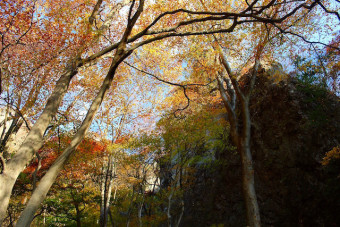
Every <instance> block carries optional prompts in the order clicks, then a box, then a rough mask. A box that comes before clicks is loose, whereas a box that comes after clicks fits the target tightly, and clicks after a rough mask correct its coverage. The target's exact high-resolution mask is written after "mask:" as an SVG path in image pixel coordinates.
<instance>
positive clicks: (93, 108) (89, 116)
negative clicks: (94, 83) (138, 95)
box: [17, 44, 131, 227]
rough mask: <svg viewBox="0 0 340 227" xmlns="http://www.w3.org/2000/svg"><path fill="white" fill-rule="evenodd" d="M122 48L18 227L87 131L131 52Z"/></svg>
mask: <svg viewBox="0 0 340 227" xmlns="http://www.w3.org/2000/svg"><path fill="white" fill-rule="evenodd" d="M123 45H124V46H123V47H119V48H118V49H117V52H116V55H115V57H114V59H113V60H112V64H111V67H110V69H109V72H108V74H107V76H106V77H105V79H104V81H103V84H102V86H101V88H100V90H99V92H98V94H97V96H96V97H95V99H94V100H93V102H92V104H91V107H90V109H89V110H88V112H87V115H86V117H85V119H84V121H83V123H82V125H81V126H80V128H79V130H78V132H77V133H76V135H75V136H74V137H73V139H72V141H71V143H70V145H69V146H68V147H67V148H66V150H65V151H64V152H63V154H61V155H60V156H59V157H58V158H57V160H56V161H55V162H54V163H53V165H52V166H51V167H50V168H49V170H48V171H47V173H46V174H45V176H44V177H43V178H42V179H41V181H40V183H39V185H38V187H37V188H36V190H35V191H34V192H33V194H32V197H31V199H30V200H29V202H28V204H27V206H26V208H25V209H24V211H23V212H22V213H21V216H20V217H19V220H18V222H17V226H18V227H21V226H22V227H24V226H25V227H26V226H29V225H30V224H31V222H32V220H33V217H34V213H35V212H36V210H37V209H38V208H39V206H40V204H41V203H42V202H43V201H44V199H45V198H46V195H47V193H48V191H49V189H50V187H51V186H52V184H53V182H54V181H55V179H56V178H57V176H58V173H59V172H60V170H61V169H62V168H63V166H64V164H65V162H66V161H67V160H68V159H69V157H70V155H71V154H72V153H73V152H74V150H75V149H76V148H77V147H78V145H79V144H80V142H81V141H82V140H83V138H84V137H85V134H86V132H87V130H88V129H89V127H90V125H91V123H92V120H93V118H94V117H95V114H96V113H97V110H98V109H99V107H100V105H101V103H102V101H103V99H104V97H105V94H106V92H107V91H108V89H109V88H110V85H111V83H112V80H113V78H114V74H115V72H116V69H117V67H118V66H119V64H120V63H121V62H122V61H123V60H124V59H125V58H126V57H128V56H129V55H130V54H131V52H126V51H124V48H125V45H126V44H123Z"/></svg>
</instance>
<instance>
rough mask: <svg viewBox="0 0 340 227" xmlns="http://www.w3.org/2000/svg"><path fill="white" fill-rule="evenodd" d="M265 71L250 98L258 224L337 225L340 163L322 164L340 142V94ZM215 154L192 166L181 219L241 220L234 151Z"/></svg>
mask: <svg viewBox="0 0 340 227" xmlns="http://www.w3.org/2000/svg"><path fill="white" fill-rule="evenodd" d="M281 69H282V68H281ZM266 72H268V71H266V70H264V72H262V74H261V75H259V77H258V78H257V81H256V85H255V89H254V92H253V94H252V96H251V97H252V98H251V104H250V109H251V116H252V123H253V124H252V153H253V159H254V165H255V185H256V192H257V195H258V201H259V206H260V211H261V219H262V225H263V226H339V225H340V215H339V211H340V178H339V174H340V167H339V166H340V165H339V166H338V167H337V166H335V170H334V168H333V167H332V168H333V169H330V167H329V166H322V165H321V161H322V158H323V157H324V155H325V153H326V152H328V151H330V150H331V149H332V148H333V147H335V146H339V144H340V143H339V142H340V114H339V113H340V105H339V98H338V97H336V96H335V95H332V94H330V93H328V92H327V91H326V90H324V89H322V88H320V87H317V86H309V85H303V84H301V83H299V82H298V81H297V80H294V79H289V78H288V79H286V80H281V79H280V80H279V81H277V80H276V79H275V80H274V81H273V79H271V78H270V77H268V76H265V75H266ZM275 78H276V77H275ZM221 108H222V107H221ZM216 160H219V163H217V164H216V165H215V166H213V167H211V166H210V167H208V168H205V169H203V168H202V169H200V170H198V171H197V176H196V182H195V184H194V185H193V186H192V190H191V191H190V192H188V193H187V194H186V196H185V197H186V201H185V204H186V205H185V207H186V213H185V216H184V219H183V226H211V225H218V224H224V226H245V215H244V214H245V208H244V205H243V198H242V188H241V169H240V159H239V155H238V154H237V153H236V152H235V151H232V150H226V151H220V152H217V153H216Z"/></svg>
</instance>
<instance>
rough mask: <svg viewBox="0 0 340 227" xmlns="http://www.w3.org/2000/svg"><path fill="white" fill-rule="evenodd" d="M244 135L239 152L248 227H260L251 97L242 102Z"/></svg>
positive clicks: (240, 139) (240, 140)
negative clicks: (252, 140)
mask: <svg viewBox="0 0 340 227" xmlns="http://www.w3.org/2000/svg"><path fill="white" fill-rule="evenodd" d="M241 110H242V111H241V112H242V118H243V133H242V135H241V138H239V142H240V143H239V145H238V150H239V153H240V156H241V164H242V182H243V196H244V200H245V205H246V213H247V225H248V226H251V227H260V226H261V220H260V210H259V205H258V203H257V198H256V192H255V184H254V165H253V159H252V155H251V150H250V139H251V131H250V130H251V120H250V113H249V97H248V98H246V99H245V100H243V101H242V107H241Z"/></svg>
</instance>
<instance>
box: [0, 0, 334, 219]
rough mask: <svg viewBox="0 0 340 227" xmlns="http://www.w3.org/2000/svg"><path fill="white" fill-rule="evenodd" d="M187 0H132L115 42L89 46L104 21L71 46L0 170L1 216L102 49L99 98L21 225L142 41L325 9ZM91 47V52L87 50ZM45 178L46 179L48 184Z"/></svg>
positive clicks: (86, 28) (304, 5)
mask: <svg viewBox="0 0 340 227" xmlns="http://www.w3.org/2000/svg"><path fill="white" fill-rule="evenodd" d="M101 3H102V2H101V1H98V2H97V4H96V7H94V11H93V13H92V14H91V17H90V19H89V24H88V23H85V26H84V29H83V33H82V34H84V36H85V37H88V36H87V35H88V34H89V33H90V32H89V30H91V29H90V27H91V25H93V24H94V21H95V20H94V19H93V18H95V16H96V15H97V14H98V12H99V10H98V9H99V8H100V7H99V6H100V5H101ZM186 3H187V2H186V1H183V2H181V3H178V5H175V4H174V3H173V2H172V1H169V2H166V4H164V5H162V4H150V5H147V10H145V14H142V12H143V10H144V4H145V2H144V1H143V0H141V1H139V4H138V5H137V4H136V1H132V2H131V5H130V9H129V10H128V13H127V15H126V16H127V25H126V27H125V28H123V26H125V23H123V22H122V21H126V19H125V20H124V19H123V20H121V21H118V23H117V26H118V28H119V29H117V30H116V33H115V34H110V38H111V39H112V40H119V41H117V42H113V44H111V45H110V46H109V47H107V48H104V49H102V50H100V51H96V47H94V48H93V49H92V48H90V46H91V44H92V43H95V41H97V40H98V38H99V37H101V35H102V34H103V33H104V31H105V30H107V26H106V24H105V22H104V23H103V24H102V29H100V30H99V32H98V34H97V35H94V36H93V37H94V38H92V35H89V38H88V39H84V40H85V41H84V43H81V45H79V46H77V48H76V50H75V53H76V54H75V55H74V56H76V57H75V58H72V59H71V60H69V64H68V65H67V67H66V70H65V73H64V74H63V76H61V77H60V79H59V81H58V82H57V84H56V87H55V89H54V91H53V92H52V94H51V96H50V98H49V100H48V101H47V104H46V106H45V109H44V111H43V112H42V114H41V115H40V117H39V119H38V120H37V121H36V123H35V124H34V126H33V127H32V129H31V131H30V133H29V135H28V136H27V138H26V140H25V142H24V143H23V145H22V146H21V148H20V149H19V150H18V152H17V153H16V154H15V155H14V156H13V157H12V159H10V160H9V161H8V162H7V163H6V168H4V171H3V174H2V175H1V178H0V183H1V182H5V181H6V182H8V184H6V186H3V187H4V188H0V193H1V194H0V195H1V196H0V197H1V198H3V200H1V201H0V202H1V203H2V204H5V205H3V207H2V210H1V212H0V215H1V214H2V213H4V212H5V210H6V207H7V205H6V204H8V199H9V196H10V191H11V188H12V187H13V184H14V182H15V179H16V178H17V176H18V175H19V173H20V172H21V171H22V169H23V168H24V166H25V164H26V163H27V162H28V161H29V160H30V159H31V158H32V156H33V155H34V153H35V152H36V151H37V150H38V149H39V148H40V147H41V144H42V138H43V133H44V131H45V130H46V128H47V127H48V124H49V123H50V121H51V119H52V117H53V116H54V115H55V114H56V112H57V110H58V106H59V104H60V102H61V101H62V98H63V96H64V94H65V93H66V91H67V88H68V85H69V83H70V81H71V79H72V78H73V77H74V76H75V75H76V74H77V71H78V69H79V67H81V66H84V65H86V64H89V63H92V62H94V61H96V60H98V59H99V58H100V57H102V56H104V55H105V54H107V53H109V52H111V51H113V50H115V53H114V54H113V55H112V58H113V59H112V61H111V66H110V68H109V71H108V73H107V76H106V78H105V80H104V82H103V84H102V87H101V89H100V90H99V92H98V95H97V97H96V98H95V99H94V100H93V103H92V105H91V107H90V109H89V112H88V114H87V116H86V118H85V120H84V121H83V124H82V126H81V127H80V128H79V130H78V133H77V134H76V135H75V137H74V139H73V140H72V141H71V143H70V147H69V148H67V149H66V150H65V152H64V153H63V155H61V156H60V158H59V159H57V161H56V165H54V166H52V167H51V171H50V172H48V173H47V174H46V177H44V178H43V179H42V182H41V183H40V184H39V185H40V186H38V188H37V190H36V191H35V193H34V194H33V196H32V198H31V200H30V202H29V204H28V206H27V208H26V210H25V211H24V213H23V216H22V219H20V220H19V222H18V225H19V226H20V225H28V223H29V222H30V220H31V218H32V217H33V215H34V212H35V210H36V209H37V207H38V205H39V204H40V201H41V200H42V199H43V198H44V197H45V196H46V194H47V191H48V189H49V187H50V185H51V184H52V183H53V181H54V179H55V178H56V175H57V173H58V172H59V170H60V169H61V167H62V166H63V163H64V162H65V161H66V160H67V159H68V157H69V156H70V155H71V154H72V153H73V151H74V149H75V148H76V147H77V146H78V144H79V143H80V141H81V140H82V139H83V138H84V135H85V133H86V131H87V130H88V128H89V126H90V124H91V122H92V120H93V118H94V116H95V113H96V112H97V110H98V108H99V106H100V104H101V102H102V100H103V98H104V96H105V94H106V92H107V90H108V88H109V87H110V85H111V83H112V81H113V78H114V76H115V74H116V71H117V69H118V67H119V65H120V63H121V62H123V61H124V60H125V59H126V58H128V57H129V56H130V55H131V54H132V52H133V51H135V50H136V49H137V48H141V47H142V46H145V45H146V44H149V43H152V42H155V41H159V40H163V39H165V38H168V37H183V36H193V35H205V34H214V33H221V32H224V33H230V32H233V31H234V30H235V28H236V27H241V25H244V24H249V23H256V22H259V23H264V24H273V25H274V26H278V25H279V24H283V23H284V22H285V20H286V19H287V18H290V17H293V16H294V15H295V14H296V13H297V12H299V11H304V12H309V11H310V10H311V9H313V8H315V7H316V6H321V7H323V9H325V10H326V11H329V10H327V9H326V8H325V6H324V5H323V4H322V3H321V2H320V1H311V2H308V1H306V2H299V1H292V2H289V3H286V2H280V1H275V0H273V1H268V2H267V1H264V2H258V1H254V2H253V3H251V4H247V3H246V2H245V3H242V4H241V5H240V8H237V9H235V10H234V11H227V9H226V10H225V11H222V12H215V11H213V12H212V11H197V10H188V9H186V8H185V7H184V6H185V4H186ZM124 4H127V2H126V3H125V2H123V4H120V3H118V4H117V5H116V6H117V7H112V10H111V13H112V14H113V15H114V14H115V13H116V12H118V11H119V10H120V9H121V8H122V6H123V5H124ZM118 5H119V7H118ZM278 5H284V6H286V8H285V10H282V11H281V14H280V16H279V17H271V16H268V15H267V11H268V10H270V9H271V8H272V7H275V6H278ZM97 6H98V7H97ZM181 7H183V8H181ZM237 7H238V6H237ZM107 11H108V10H106V11H105V10H103V11H101V12H103V13H105V12H107ZM150 11H152V12H150ZM331 13H334V12H331ZM153 18H154V19H153ZM167 18H169V19H170V20H169V21H168V22H166V21H165V19H167ZM249 18H250V19H249ZM106 19H107V20H106V21H108V22H110V21H111V19H112V17H110V16H107V17H106ZM138 19H139V20H138ZM208 21H225V24H223V26H222V27H221V28H217V29H210V27H209V25H206V24H205V23H206V22H208ZM119 22H122V23H119ZM123 24H124V25H123ZM192 24H201V25H202V26H201V27H199V29H196V28H194V27H190V26H188V25H192ZM281 29H282V28H281ZM119 36H121V38H117V37H119ZM88 49H90V50H88ZM87 50H88V51H87ZM92 51H93V52H95V53H94V54H92V55H91V52H92ZM84 55H85V56H88V57H85V58H83V59H81V57H82V56H84ZM44 182H46V184H45V183H44ZM1 185H5V184H1ZM36 199H37V200H36ZM27 212H28V213H29V214H28V213H27ZM1 216H2V215H1ZM24 217H28V218H27V221H22V220H23V219H25V218H24ZM23 223H25V224H23Z"/></svg>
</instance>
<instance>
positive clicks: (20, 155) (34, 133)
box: [0, 68, 77, 226]
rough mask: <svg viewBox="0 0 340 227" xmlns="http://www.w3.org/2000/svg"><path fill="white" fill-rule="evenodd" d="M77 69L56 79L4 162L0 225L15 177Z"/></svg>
mask: <svg viewBox="0 0 340 227" xmlns="http://www.w3.org/2000/svg"><path fill="white" fill-rule="evenodd" d="M76 73H77V71H76V70H74V69H73V68H71V69H69V70H68V71H67V72H66V73H65V74H63V75H62V76H61V77H60V79H59V80H58V82H57V84H56V87H55V89H54V90H53V92H52V94H51V96H50V97H49V99H48V100H47V103H46V106H45V109H44V111H43V112H42V114H41V115H40V117H39V119H38V120H37V121H36V123H35V124H34V126H33V127H32V128H31V130H30V132H29V133H28V135H27V137H26V138H25V140H24V142H23V144H22V145H21V146H20V148H19V150H18V151H17V153H16V154H15V155H14V156H13V158H11V159H10V160H9V161H7V163H6V166H5V167H6V168H5V169H4V170H3V172H2V174H1V175H0V204H1V205H0V226H1V224H2V222H3V219H4V218H5V216H6V211H7V207H8V203H9V199H10V196H11V192H12V189H13V186H14V184H15V181H16V179H17V177H18V176H19V174H20V172H21V171H23V170H24V169H25V167H26V165H27V164H28V162H29V161H30V160H31V159H32V158H33V155H34V154H35V152H36V151H38V150H39V149H40V148H41V146H42V143H43V135H44V132H45V130H46V128H47V127H48V125H49V124H50V122H51V120H52V118H53V116H54V115H55V114H56V113H57V111H58V107H59V105H60V103H61V101H62V100H63V97H64V95H65V93H66V92H67V89H68V86H69V84H70V81H71V79H72V77H73V76H74V75H76Z"/></svg>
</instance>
